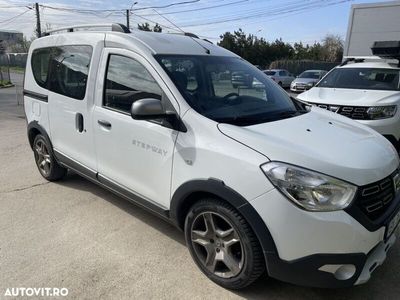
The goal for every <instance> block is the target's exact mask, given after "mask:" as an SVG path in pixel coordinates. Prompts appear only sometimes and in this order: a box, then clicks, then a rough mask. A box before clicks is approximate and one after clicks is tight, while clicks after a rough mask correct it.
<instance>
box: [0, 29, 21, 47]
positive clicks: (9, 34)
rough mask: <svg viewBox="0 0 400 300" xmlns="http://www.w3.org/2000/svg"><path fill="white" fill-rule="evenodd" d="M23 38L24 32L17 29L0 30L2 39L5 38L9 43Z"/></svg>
mask: <svg viewBox="0 0 400 300" xmlns="http://www.w3.org/2000/svg"><path fill="white" fill-rule="evenodd" d="M22 39H23V34H22V32H19V31H15V30H0V41H1V40H3V41H4V42H5V43H7V44H15V43H18V42H21V41H22Z"/></svg>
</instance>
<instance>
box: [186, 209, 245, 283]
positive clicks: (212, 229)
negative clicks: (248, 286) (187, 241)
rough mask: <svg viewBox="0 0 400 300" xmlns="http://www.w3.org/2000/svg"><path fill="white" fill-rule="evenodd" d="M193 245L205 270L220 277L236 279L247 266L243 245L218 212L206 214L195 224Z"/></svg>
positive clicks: (228, 223)
mask: <svg viewBox="0 0 400 300" xmlns="http://www.w3.org/2000/svg"><path fill="white" fill-rule="evenodd" d="M191 242H192V245H193V248H194V250H195V254H196V256H197V257H198V258H199V260H200V262H201V263H202V264H203V266H204V267H205V268H207V269H208V271H210V272H211V273H213V274H215V275H217V276H219V277H221V278H232V277H235V276H237V275H238V274H239V273H240V272H241V270H242V268H243V264H244V253H243V251H244V250H243V245H242V242H241V240H240V237H239V234H238V233H237V231H236V229H235V228H234V227H233V225H232V224H231V223H230V222H229V221H228V220H227V219H226V218H224V217H223V216H221V215H220V214H218V213H215V212H210V211H207V212H203V213H201V214H199V215H198V216H197V217H196V219H195V220H194V222H193V225H192V228H191Z"/></svg>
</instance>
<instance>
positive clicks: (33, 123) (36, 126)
mask: <svg viewBox="0 0 400 300" xmlns="http://www.w3.org/2000/svg"><path fill="white" fill-rule="evenodd" d="M35 130H37V131H38V132H39V133H40V134H41V135H43V136H44V137H45V138H46V139H47V141H48V142H49V143H50V147H51V148H52V149H53V145H52V144H51V139H50V137H49V135H48V134H47V131H46V129H44V128H43V127H42V126H41V125H40V124H39V122H38V121H36V120H34V121H31V122H30V123H29V124H28V126H27V133H28V140H29V145H30V146H31V148H33V140H34V137H33V136H32V134H33V133H34V131H35Z"/></svg>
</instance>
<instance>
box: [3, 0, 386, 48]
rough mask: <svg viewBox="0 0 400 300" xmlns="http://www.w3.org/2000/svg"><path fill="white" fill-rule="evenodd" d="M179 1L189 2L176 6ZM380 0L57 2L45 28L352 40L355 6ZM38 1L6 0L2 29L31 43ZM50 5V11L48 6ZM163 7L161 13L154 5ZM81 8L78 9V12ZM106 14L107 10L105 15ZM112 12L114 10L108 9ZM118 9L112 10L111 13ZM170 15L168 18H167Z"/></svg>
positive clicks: (45, 12) (43, 10) (44, 18)
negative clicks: (141, 28)
mask: <svg viewBox="0 0 400 300" xmlns="http://www.w3.org/2000/svg"><path fill="white" fill-rule="evenodd" d="M179 2H187V3H186V4H179V5H172V6H170V7H164V8H162V7H160V6H167V5H171V4H176V3H179ZM373 2H383V1H379V0H361V1H358V0H354V1H351V0H302V1H299V0H137V1H126V0H122V1H116V0H114V1H112V0H109V1H103V0H71V1H67V0H52V1H40V2H39V4H41V5H43V6H40V15H41V26H42V30H45V29H46V28H52V29H54V28H57V27H62V26H68V25H71V24H83V23H112V22H118V23H124V24H125V23H126V17H125V16H124V12H123V11H124V10H126V9H130V8H132V15H131V16H130V23H131V27H133V26H135V27H136V26H137V25H136V24H137V23H144V22H148V23H150V24H151V25H154V24H155V23H159V24H160V25H161V27H163V29H164V31H166V32H176V31H178V29H177V26H178V27H179V28H181V29H182V30H183V31H186V32H192V33H195V34H197V35H199V36H201V37H204V38H207V39H209V40H211V41H213V42H216V41H218V40H219V36H220V35H221V34H223V33H224V32H227V31H230V32H233V31H234V30H237V29H239V28H241V29H242V30H243V31H244V32H245V33H251V34H254V35H256V36H258V37H263V38H265V39H267V40H268V41H274V40H275V39H279V38H282V40H283V41H285V42H289V43H292V44H293V43H295V42H300V41H301V42H303V44H313V43H314V42H319V41H321V40H322V39H323V38H324V36H325V35H326V34H337V35H340V36H341V37H343V38H345V37H346V31H347V25H348V19H349V13H350V7H351V5H352V4H358V3H373ZM32 6H33V4H32V2H30V1H23V0H16V1H11V0H0V30H17V31H21V32H23V33H24V35H26V36H27V38H28V39H29V38H30V37H32V36H33V35H34V29H35V24H36V18H35V12H34V9H32ZM46 6H47V7H46ZM150 6H151V7H155V6H156V7H160V8H156V9H152V8H148V7H150ZM75 9H77V10H78V11H75ZM100 10H101V11H100ZM105 10H110V11H105ZM111 10H112V11H111ZM163 16H164V17H163Z"/></svg>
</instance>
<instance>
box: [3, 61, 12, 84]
mask: <svg viewBox="0 0 400 300" xmlns="http://www.w3.org/2000/svg"><path fill="white" fill-rule="evenodd" d="M10 81H11V80H10V70H9V63H8V58H7V54H2V55H0V82H1V83H5V82H10Z"/></svg>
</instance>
